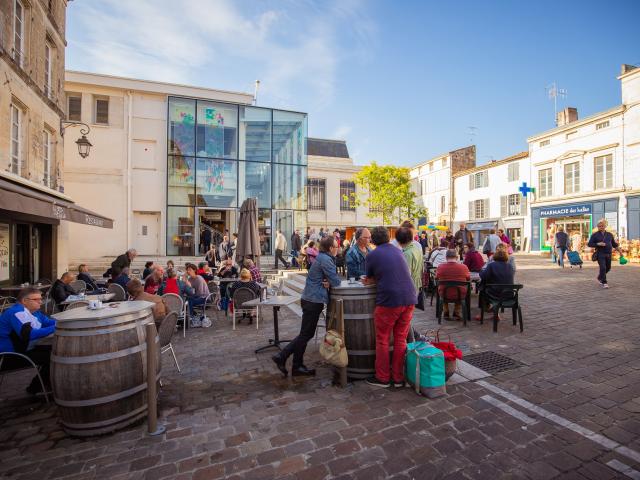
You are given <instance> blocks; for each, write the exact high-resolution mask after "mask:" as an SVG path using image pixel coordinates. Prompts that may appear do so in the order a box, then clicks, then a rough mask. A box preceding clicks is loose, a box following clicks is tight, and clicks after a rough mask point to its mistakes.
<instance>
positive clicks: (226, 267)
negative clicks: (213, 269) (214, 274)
mask: <svg viewBox="0 0 640 480" xmlns="http://www.w3.org/2000/svg"><path fill="white" fill-rule="evenodd" d="M218 276H219V277H220V278H236V277H237V276H238V269H237V268H236V267H235V265H234V264H233V260H231V258H227V259H226V260H225V261H224V262H222V265H220V268H219V269H218ZM226 294H227V284H226V283H224V282H222V283H220V295H222V297H225V296H226Z"/></svg>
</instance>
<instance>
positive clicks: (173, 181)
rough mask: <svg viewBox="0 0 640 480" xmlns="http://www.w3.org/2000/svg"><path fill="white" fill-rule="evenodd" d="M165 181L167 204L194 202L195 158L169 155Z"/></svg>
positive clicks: (190, 203)
mask: <svg viewBox="0 0 640 480" xmlns="http://www.w3.org/2000/svg"><path fill="white" fill-rule="evenodd" d="M167 182H168V189H167V203H168V204H169V205H193V204H195V196H194V194H195V188H194V187H195V184H196V159H195V158H193V157H177V156H169V163H168V178H167Z"/></svg>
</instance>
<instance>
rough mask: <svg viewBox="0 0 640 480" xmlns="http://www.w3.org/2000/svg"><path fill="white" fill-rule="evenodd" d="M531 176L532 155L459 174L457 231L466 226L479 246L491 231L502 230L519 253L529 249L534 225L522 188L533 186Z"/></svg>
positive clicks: (455, 218)
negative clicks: (529, 226) (529, 219)
mask: <svg viewBox="0 0 640 480" xmlns="http://www.w3.org/2000/svg"><path fill="white" fill-rule="evenodd" d="M529 175H530V164H529V154H528V152H522V153H519V154H517V155H514V156H512V157H509V158H505V159H504V160H499V161H494V162H491V163H488V164H485V165H481V166H478V167H474V168H471V169H468V170H464V171H462V172H460V173H457V174H455V175H454V176H453V186H454V191H455V198H456V205H455V215H454V229H457V227H458V225H459V224H460V223H461V222H464V223H466V226H467V229H469V230H471V231H472V232H473V234H474V241H475V244H476V246H479V245H482V242H483V240H484V238H485V237H486V235H488V234H489V232H490V230H491V229H498V228H502V229H504V231H505V233H506V234H507V236H508V237H509V238H510V239H511V241H512V245H513V247H514V249H515V250H516V251H518V250H526V249H527V247H528V243H529V238H530V233H529V230H528V228H527V226H528V225H529V224H530V222H529V221H528V206H527V197H524V196H523V195H522V193H521V191H520V190H519V189H520V187H521V185H522V184H523V183H524V182H526V183H527V184H530V177H529Z"/></svg>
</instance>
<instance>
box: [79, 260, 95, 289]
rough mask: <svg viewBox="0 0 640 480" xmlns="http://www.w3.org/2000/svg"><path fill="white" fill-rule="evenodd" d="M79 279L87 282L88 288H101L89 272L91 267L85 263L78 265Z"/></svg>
mask: <svg viewBox="0 0 640 480" xmlns="http://www.w3.org/2000/svg"><path fill="white" fill-rule="evenodd" d="M78 280H82V281H83V282H84V283H86V284H87V290H93V291H95V290H99V288H98V285H97V284H96V281H95V280H94V279H93V277H92V276H91V275H90V274H89V269H88V268H87V266H86V265H85V264H84V263H81V264H80V265H79V266H78Z"/></svg>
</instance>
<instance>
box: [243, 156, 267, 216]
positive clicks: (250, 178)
mask: <svg viewBox="0 0 640 480" xmlns="http://www.w3.org/2000/svg"><path fill="white" fill-rule="evenodd" d="M238 184H239V186H240V191H239V192H238V194H239V197H240V198H239V200H238V201H239V202H240V205H242V202H243V201H244V200H245V199H247V198H251V197H255V198H257V199H258V208H270V207H271V165H270V164H268V163H257V162H238Z"/></svg>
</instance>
